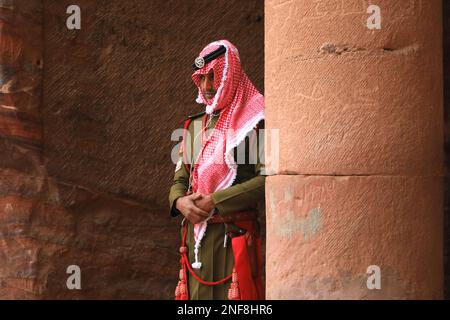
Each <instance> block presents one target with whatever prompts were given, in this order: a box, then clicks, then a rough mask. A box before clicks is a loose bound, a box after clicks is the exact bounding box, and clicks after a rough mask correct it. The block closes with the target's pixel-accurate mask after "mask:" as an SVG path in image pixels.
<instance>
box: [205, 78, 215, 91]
mask: <svg viewBox="0 0 450 320" xmlns="http://www.w3.org/2000/svg"><path fill="white" fill-rule="evenodd" d="M205 89H206V91H211V90H212V89H214V81H212V80H210V79H206V80H205Z"/></svg>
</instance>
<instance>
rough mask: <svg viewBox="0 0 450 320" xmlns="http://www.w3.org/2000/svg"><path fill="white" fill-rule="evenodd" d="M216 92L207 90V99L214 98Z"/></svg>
mask: <svg viewBox="0 0 450 320" xmlns="http://www.w3.org/2000/svg"><path fill="white" fill-rule="evenodd" d="M215 94H216V93H215V92H205V98H206V99H212V98H213V97H214V96H215Z"/></svg>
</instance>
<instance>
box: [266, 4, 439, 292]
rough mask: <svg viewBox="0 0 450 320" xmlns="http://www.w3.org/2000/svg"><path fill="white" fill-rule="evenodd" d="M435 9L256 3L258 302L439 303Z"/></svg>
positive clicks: (436, 22)
mask: <svg viewBox="0 0 450 320" xmlns="http://www.w3.org/2000/svg"><path fill="white" fill-rule="evenodd" d="M370 5H376V6H377V7H378V9H379V12H380V17H381V25H380V27H381V28H380V29H370V28H369V27H368V25H367V20H368V18H369V17H370V16H371V15H372V14H373V13H374V11H373V10H374V9H373V8H374V7H369V6H370ZM441 16H442V2H441V1H440V0H432V1H421V0H409V1H394V0H379V1H375V2H373V1H372V2H369V1H356V0H355V1H353V0H352V1H338V0H329V1H301V0H292V1H281V0H267V1H266V7H265V17H266V20H265V32H266V33H265V35H266V38H265V43H266V46H265V80H266V91H265V94H266V128H267V129H279V140H280V148H279V159H278V160H279V161H278V163H277V166H273V167H272V168H271V169H273V172H272V173H273V176H270V177H268V179H267V187H266V188H267V189H266V199H267V200H266V207H267V269H266V272H267V280H266V283H267V285H266V286H267V298H268V299H378V298H382V299H415V298H424V299H438V298H442V291H443V234H442V229H443V224H442V223H443V222H442V220H443V204H442V203H443V194H442V188H443V187H442V166H443V152H442V150H443V108H442V104H443V101H442V17H441ZM271 161H273V159H271ZM370 266H372V267H370ZM373 266H376V267H379V270H380V275H381V288H380V289H377V288H375V289H369V288H368V286H367V280H368V278H369V277H370V276H371V275H373V274H374V273H373V270H374V269H373V268H374V267H373ZM369 267H370V268H369ZM376 267H375V268H376ZM368 268H369V273H367V272H368ZM369 282H370V283H372V284H373V282H371V281H369Z"/></svg>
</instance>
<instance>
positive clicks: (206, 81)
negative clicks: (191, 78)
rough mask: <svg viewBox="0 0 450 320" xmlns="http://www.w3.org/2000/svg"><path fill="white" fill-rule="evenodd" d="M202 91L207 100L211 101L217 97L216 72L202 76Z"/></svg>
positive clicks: (211, 71)
mask: <svg viewBox="0 0 450 320" xmlns="http://www.w3.org/2000/svg"><path fill="white" fill-rule="evenodd" d="M200 89H201V90H202V92H203V95H204V96H205V98H206V99H207V100H211V99H212V98H214V96H215V95H216V90H214V71H213V70H212V69H211V70H209V72H208V73H207V74H201V75H200Z"/></svg>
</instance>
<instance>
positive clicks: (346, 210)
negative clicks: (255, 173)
mask: <svg viewBox="0 0 450 320" xmlns="http://www.w3.org/2000/svg"><path fill="white" fill-rule="evenodd" d="M425 190H426V191H425ZM266 195H267V198H266V199H267V206H266V207H267V263H266V266H267V270H266V274H267V281H266V283H267V298H268V299H408V298H409V299H439V298H442V290H443V257H442V250H443V239H442V231H441V228H442V217H441V214H440V213H441V212H442V210H443V208H442V200H443V199H442V196H443V195H442V180H441V179H439V178H433V177H431V178H426V177H400V176H397V177H392V176H371V177H356V176H355V177H318V176H302V175H296V176H281V175H280V176H273V177H269V178H268V183H267V186H266ZM371 265H377V266H379V267H380V268H381V290H369V289H368V288H367V285H366V283H367V279H368V277H369V275H370V274H367V273H366V272H367V268H368V267H369V266H371Z"/></svg>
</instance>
